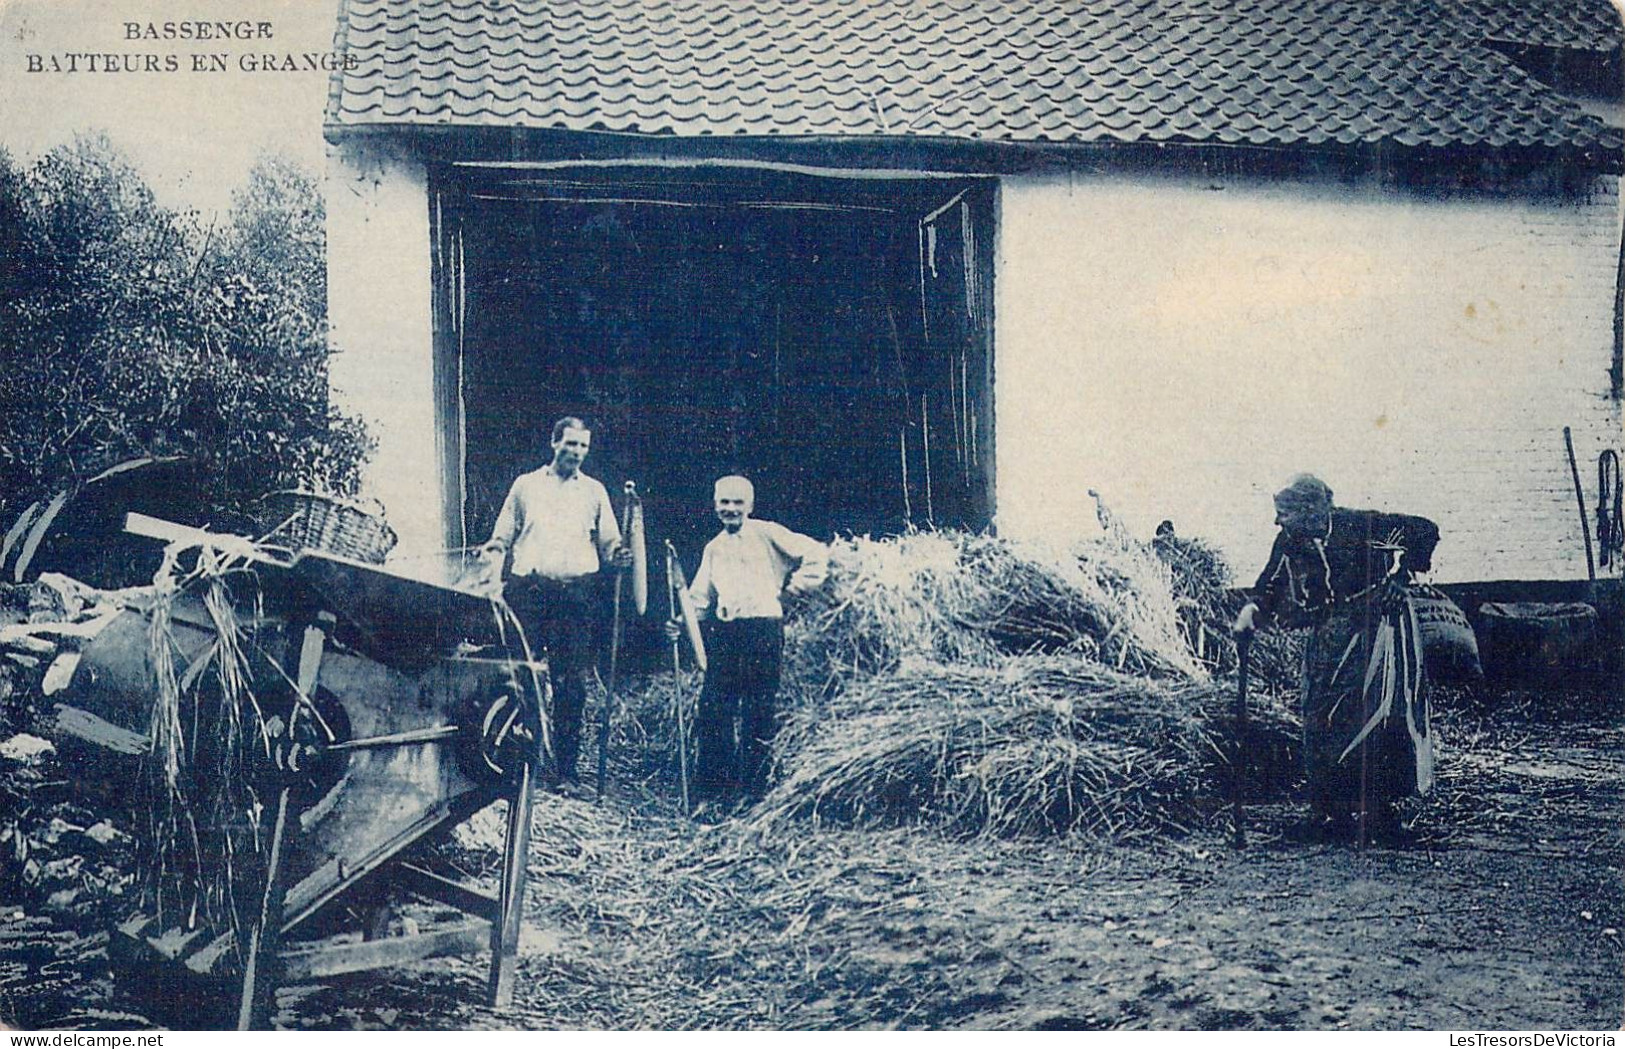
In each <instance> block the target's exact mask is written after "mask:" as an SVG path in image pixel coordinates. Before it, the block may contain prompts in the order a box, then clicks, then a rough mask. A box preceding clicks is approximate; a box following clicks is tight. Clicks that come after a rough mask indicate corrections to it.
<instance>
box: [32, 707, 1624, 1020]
mask: <svg viewBox="0 0 1625 1049" xmlns="http://www.w3.org/2000/svg"><path fill="white" fill-rule="evenodd" d="M1548 700H1549V697H1545V696H1542V695H1540V694H1533V695H1530V694H1526V695H1522V696H1514V697H1506V698H1505V699H1504V701H1503V702H1501V703H1499V704H1498V705H1497V707H1496V709H1495V710H1494V711H1493V712H1480V713H1477V714H1464V713H1453V714H1450V715H1448V716H1447V717H1446V718H1445V719H1444V724H1443V726H1442V729H1441V731H1440V739H1441V741H1442V742H1441V752H1440V779H1439V783H1438V787H1437V789H1436V791H1435V793H1434V795H1433V796H1432V797H1431V798H1429V799H1427V800H1426V801H1425V802H1423V803H1422V804H1421V806H1420V807H1419V808H1418V809H1417V810H1416V811H1415V812H1414V813H1412V817H1413V825H1414V830H1415V835H1416V838H1417V841H1416V843H1415V845H1414V846H1413V847H1410V848H1404V849H1393V848H1377V847H1368V848H1365V849H1357V848H1354V847H1352V846H1350V845H1326V844H1305V843H1302V842H1300V841H1298V840H1296V836H1295V835H1294V834H1293V833H1292V828H1293V826H1294V824H1295V821H1296V820H1297V819H1298V817H1299V815H1300V811H1299V807H1298V806H1296V805H1292V804H1285V803H1281V804H1274V805H1270V806H1263V807H1258V808H1255V809H1253V810H1251V812H1250V813H1249V816H1250V819H1251V821H1252V833H1251V835H1250V838H1249V841H1248V844H1247V847H1246V848H1245V849H1244V850H1242V851H1236V850H1234V849H1232V848H1231V847H1230V846H1229V843H1228V840H1227V836H1226V834H1225V833H1224V829H1225V826H1226V824H1225V816H1224V814H1223V813H1221V812H1219V811H1217V810H1216V811H1215V812H1214V813H1213V815H1212V819H1211V821H1210V823H1209V825H1208V826H1206V827H1204V828H1198V829H1196V830H1194V831H1192V832H1191V833H1190V834H1189V835H1187V836H1184V837H1181V838H1179V839H1177V840H1174V839H1168V838H1156V839H1150V840H1146V841H1142V842H1138V843H1129V844H1119V845H1104V844H1099V843H1086V842H1080V841H1067V840H1045V841H1027V842H999V841H955V840H948V839H944V838H942V837H941V836H940V835H937V834H934V833H932V832H930V831H924V830H888V831H859V830H829V829H825V830H814V829H812V828H795V829H793V830H789V831H786V830H784V829H776V830H772V831H768V830H764V829H763V828H761V827H758V826H755V825H753V824H752V823H751V822H750V821H749V820H748V819H736V820H726V821H723V822H721V823H719V824H717V825H714V826H701V825H695V824H692V823H689V822H688V821H686V820H682V819H679V818H677V817H676V816H675V815H674V814H673V813H672V812H671V811H670V807H669V805H668V804H667V803H665V802H664V801H662V800H660V799H655V798H651V797H647V796H642V797H638V798H632V799H628V798H625V797H621V796H619V795H617V796H614V797H612V798H611V799H610V800H609V801H607V802H606V803H604V804H594V803H593V802H592V801H590V800H587V799H584V798H576V797H565V796H561V795H558V794H548V795H545V796H544V797H542V798H540V799H539V803H538V806H537V815H536V822H535V828H534V829H535V845H534V850H533V855H532V862H531V868H530V869H531V874H532V878H531V890H530V902H529V908H528V913H527V919H526V926H525V929H524V934H523V939H522V956H521V959H520V967H519V980H518V993H517V1000H516V1003H515V1005H514V1007H513V1008H512V1009H508V1010H503V1011H493V1010H491V1009H488V1008H486V1007H484V1006H483V1005H481V1004H480V1002H481V1000H482V998H483V983H484V975H485V972H484V970H485V960H484V959H483V958H481V957H478V956H475V957H471V958H468V959H440V960H436V961H432V962H428V963H423V964H420V965H418V966H415V967H412V968H408V969H400V970H393V971H390V972H385V973H378V974H368V975H364V976H357V977H351V978H345V979H340V980H335V981H332V982H328V983H325V984H320V985H309V986H296V987H286V988H283V989H282V990H281V992H280V993H279V995H278V1010H277V1016H276V1023H277V1024H278V1026H282V1027H289V1028H407V1029H416V1028H463V1027H474V1028H509V1027H521V1028H531V1027H534V1028H616V1029H625V1028H640V1029H642V1028H729V1029H734V1028H761V1029H803V1028H814V1029H830V1028H969V1029H989V1028H999V1029H1034V1028H1038V1029H1115V1028H1129V1029H1186V1030H1188V1029H1237V1028H1255V1029H1345V1028H1346V1029H1366V1030H1370V1029H1448V1030H1485V1029H1503V1030H1504V1029H1513V1028H1519V1029H1528V1028H1535V1029H1571V1030H1572V1029H1617V1028H1619V1027H1620V1026H1621V1024H1622V1020H1625V1012H1622V1008H1625V1006H1622V998H1625V978H1622V947H1621V931H1622V930H1625V883H1622V881H1621V863H1622V859H1625V834H1622V827H1625V824H1622V822H1621V815H1622V801H1625V798H1622V793H1625V777H1622V776H1621V771H1622V769H1621V764H1622V758H1625V718H1622V717H1621V716H1620V715H1619V713H1618V712H1617V711H1599V710H1598V709H1597V708H1596V707H1595V705H1593V706H1591V707H1589V708H1587V709H1584V710H1574V709H1557V708H1556V707H1554V705H1553V703H1551V702H1549V701H1548ZM496 822H497V817H496V814H494V813H486V814H482V818H481V819H480V820H477V821H476V826H475V827H474V828H473V829H472V830H471V831H470V832H469V833H466V834H464V835H463V836H461V839H460V840H461V841H462V844H463V847H462V848H460V849H452V850H449V852H448V856H449V857H450V861H451V862H453V863H455V864H457V865H458V866H460V868H461V870H462V871H463V873H464V874H466V875H468V876H470V877H475V878H489V876H490V874H491V871H492V868H493V867H494V857H493V856H491V855H490V854H489V851H488V850H485V849H482V848H479V847H478V846H479V845H481V844H482V843H483V842H485V841H487V840H488V839H489V831H490V829H491V828H492V827H494V826H495V825H496ZM0 902H3V901H0ZM401 915H402V917H401V919H399V920H402V921H407V920H410V921H417V920H419V919H421V920H423V921H425V922H426V921H428V920H430V919H431V918H432V917H433V915H432V914H431V913H429V912H428V910H427V908H425V907H422V906H412V905H408V906H407V907H406V908H405V909H404V910H403V911H402V912H401ZM105 945H106V935H105V933H103V932H100V931H99V930H98V929H97V928H95V927H94V926H92V925H89V924H86V923H84V922H76V921H75V920H73V919H71V918H68V917H65V916H57V917H52V916H49V915H43V914H41V913H39V912H38V909H37V908H34V907H29V906H24V905H20V904H6V905H3V906H0V1015H3V1016H4V1018H5V1020H6V1021H7V1022H9V1023H11V1024H13V1025H20V1026H23V1027H32V1028H56V1027H87V1028H98V1027H131V1026H144V1025H146V1024H147V1023H148V1022H149V1021H150V1019H151V1018H152V1017H154V1016H157V1015H160V1012H159V1011H158V1010H156V1009H155V1008H154V1007H153V1005H152V1003H151V1002H150V1001H144V1000H142V999H141V998H139V997H137V996H136V994H135V993H134V992H133V991H132V990H131V989H130V988H128V987H127V986H126V985H124V984H120V983H118V982H115V981H114V980H113V979H112V978H111V977H110V976H109V975H108V973H107V971H106V960H105Z"/></svg>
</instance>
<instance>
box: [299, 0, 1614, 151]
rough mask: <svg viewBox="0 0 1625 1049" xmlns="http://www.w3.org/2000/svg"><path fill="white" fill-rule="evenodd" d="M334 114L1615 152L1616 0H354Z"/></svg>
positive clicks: (707, 130) (588, 126)
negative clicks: (1600, 78) (1547, 71)
mask: <svg viewBox="0 0 1625 1049" xmlns="http://www.w3.org/2000/svg"><path fill="white" fill-rule="evenodd" d="M341 17H342V18H343V19H344V20H345V24H344V26H343V27H341V28H342V30H343V33H344V41H345V47H346V49H347V50H348V52H349V54H350V56H351V58H352V62H353V67H352V68H350V69H348V70H341V71H339V72H337V73H335V80H336V82H335V84H334V90H333V92H332V94H331V103H330V107H329V112H328V117H327V119H328V124H329V126H330V127H333V128H336V129H343V128H351V127H364V126H368V125H380V124H382V125H402V124H405V125H411V124H434V125H458V124H462V125H470V126H517V127H530V128H556V129H563V130H578V131H586V130H594V129H608V130H612V131H617V132H624V133H641V134H648V135H675V136H693V135H705V134H747V135H749V134H782V135H795V134H840V135H857V136H866V135H867V136H876V135H921V136H933V137H947V138H985V139H992V140H1007V141H1020V140H1045V141H1072V142H1089V141H1100V140H1113V141H1124V142H1134V141H1166V140H1168V139H1169V138H1173V137H1179V138H1183V139H1186V140H1189V141H1197V142H1202V141H1210V142H1215V141H1216V142H1243V141H1245V142H1252V143H1256V144H1260V145H1282V144H1291V143H1305V142H1306V143H1311V144H1316V143H1322V142H1327V141H1336V142H1339V143H1343V144H1346V145H1356V144H1373V143H1380V142H1390V143H1394V144H1397V145H1400V146H1415V145H1420V144H1423V143H1428V144H1433V145H1468V144H1473V143H1477V142H1490V143H1495V144H1504V145H1508V146H1518V147H1535V146H1548V147H1566V148H1582V149H1605V150H1619V149H1621V148H1622V137H1621V133H1620V132H1619V130H1618V129H1614V128H1610V127H1608V126H1607V125H1605V124H1604V123H1602V121H1601V120H1599V119H1598V118H1596V117H1595V116H1592V115H1590V114H1588V113H1586V112H1584V111H1582V110H1581V109H1580V108H1579V107H1578V106H1577V105H1576V104H1575V103H1573V102H1571V101H1570V100H1568V99H1567V98H1565V97H1563V96H1562V95H1559V94H1557V93H1556V92H1554V91H1553V90H1552V89H1550V88H1548V87H1546V86H1545V85H1543V84H1541V83H1540V82H1539V81H1537V80H1535V79H1534V78H1532V77H1529V76H1527V75H1525V74H1523V73H1522V71H1521V70H1519V69H1517V67H1516V66H1514V65H1513V64H1512V63H1511V62H1510V61H1508V60H1506V59H1505V58H1503V57H1502V56H1501V55H1500V54H1498V53H1497V52H1496V51H1494V49H1493V48H1492V47H1491V46H1489V44H1488V43H1486V41H1489V40H1495V41H1499V42H1504V41H1514V42H1519V43H1525V44H1530V43H1533V44H1539V45H1541V46H1549V47H1571V48H1581V49H1589V50H1593V51H1598V50H1608V49H1618V48H1619V47H1620V46H1621V32H1620V27H1619V22H1618V18H1617V16H1614V15H1613V14H1612V11H1611V8H1610V7H1609V6H1608V4H1607V2H1606V0H1014V2H1012V0H871V2H865V3H850V2H842V0H347V3H346V5H345V11H344V14H343V15H342V16H341Z"/></svg>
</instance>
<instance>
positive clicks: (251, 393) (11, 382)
mask: <svg viewBox="0 0 1625 1049" xmlns="http://www.w3.org/2000/svg"><path fill="white" fill-rule="evenodd" d="M323 222H324V211H323V207H322V201H321V196H320V193H319V190H318V187H317V185H316V182H315V179H314V178H313V177H312V176H311V175H310V174H308V173H306V172H304V171H302V170H300V169H299V168H297V167H296V166H295V165H292V164H289V163H288V162H286V161H283V160H280V159H277V158H272V157H266V158H262V159H261V160H260V161H259V163H257V164H256V165H255V167H254V169H253V170H252V171H251V172H250V174H249V177H248V179H247V181H246V183H245V184H244V186H243V187H242V188H241V189H240V190H239V191H238V192H237V193H236V194H235V196H234V198H233V206H232V210H231V212H230V214H229V216H228V217H227V219H226V221H225V222H224V223H223V224H221V223H215V224H211V225H208V226H204V225H203V224H202V223H201V222H200V221H199V219H198V216H197V215H196V214H195V213H176V212H174V211H171V210H168V209H166V208H163V207H161V206H160V205H159V204H158V203H157V202H156V201H155V199H154V197H153V194H152V191H151V189H150V188H149V187H148V186H147V185H146V183H145V182H144V181H143V180H142V178H141V176H140V174H139V173H138V172H137V171H136V170H135V169H134V168H133V167H132V166H131V165H130V164H129V163H128V161H126V160H125V159H124V158H123V157H122V156H121V155H120V154H119V152H118V151H117V150H116V149H115V148H114V147H113V145H112V144H111V143H110V142H109V141H108V139H107V138H106V137H105V136H102V135H95V136H81V137H79V138H77V139H75V140H74V141H73V142H71V143H69V144H67V145H65V146H61V147H58V148H57V149H54V150H52V151H51V152H49V153H47V154H46V155H44V156H43V157H41V158H40V160H39V161H38V162H37V163H35V164H34V165H33V166H32V167H30V168H28V169H27V170H19V169H18V168H17V166H16V165H15V163H14V162H13V161H12V159H11V158H10V156H9V155H7V154H5V153H4V152H3V151H0V246H3V247H4V249H5V254H4V262H3V265H0V359H3V361H4V366H3V367H0V486H3V487H0V503H4V504H5V506H6V507H7V508H9V509H10V510H12V511H15V510H16V509H18V508H20V507H21V506H22V505H24V504H26V503H27V502H28V501H30V500H32V499H34V498H37V497H38V496H39V495H40V494H42V493H43V492H45V491H47V490H48V489H50V488H52V487H54V486H56V485H59V484H61V483H63V482H64V481H67V480H71V479H73V478H77V477H82V476H84V475H87V474H89V473H92V472H94V471H96V470H98V469H100V468H102V467H105V466H106V465H108V464H110V463H112V462H116V461H118V460H120V459H124V458H129V457H132V456H136V455H141V454H184V455H187V456H190V457H192V458H194V459H195V460H197V462H198V463H199V464H200V467H201V473H202V477H203V479H204V483H205V484H206V485H208V486H209V494H210V496H211V497H212V501H214V502H215V503H216V504H218V505H221V506H226V507H232V506H241V505H243V504H244V503H246V502H247V501H248V500H250V499H252V498H253V497H255V496H257V495H260V494H263V493H264V492H267V491H272V490H275V489H277V488H287V487H300V486H309V485H318V486H321V487H325V488H329V489H332V490H335V491H341V492H342V491H348V490H351V489H353V487H354V485H355V482H356V479H357V473H358V470H359V467H360V465H361V463H362V462H363V461H364V459H365V457H366V455H367V453H368V451H369V449H370V446H369V443H368V440H367V438H366V435H365V431H364V429H363V427H362V425H361V423H360V421H359V420H357V419H355V418H353V417H350V416H346V415H344V414H342V413H340V412H338V411H337V410H335V409H334V408H333V407H332V406H331V404H330V403H329V400H328V387H327V362H328V356H329V352H330V351H329V348H328V346H327V340H326V335H327V322H326V262H325V238H324V234H323Z"/></svg>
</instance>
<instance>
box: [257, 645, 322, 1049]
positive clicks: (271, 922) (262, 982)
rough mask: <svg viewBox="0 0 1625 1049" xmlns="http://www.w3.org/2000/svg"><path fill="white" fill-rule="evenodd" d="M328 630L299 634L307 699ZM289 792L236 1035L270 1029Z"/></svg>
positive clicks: (280, 813)
mask: <svg viewBox="0 0 1625 1049" xmlns="http://www.w3.org/2000/svg"><path fill="white" fill-rule="evenodd" d="M332 625H333V617H332V615H330V614H326V613H324V614H322V615H321V616H319V617H318V618H317V623H316V624H315V625H312V626H309V627H306V628H305V636H304V638H303V643H302V644H301V645H300V646H299V680H298V686H299V691H300V693H301V694H302V695H304V696H311V695H313V694H314V693H315V691H316V678H317V675H318V673H319V672H320V670H321V666H322V654H323V653H324V652H325V651H326V648H327V630H328V629H329V628H331V627H332ZM299 709H300V708H299V704H298V703H297V702H295V704H294V706H293V708H292V709H291V710H290V711H289V713H288V732H289V736H290V738H291V737H292V731H293V722H294V720H295V719H296V718H298V716H299ZM292 794H293V791H292V788H290V787H286V786H285V787H283V788H282V789H281V790H279V791H277V799H276V821H275V823H274V824H273V825H272V828H271V850H270V853H269V858H268V859H267V860H266V863H265V891H264V892H263V893H262V894H261V895H260V906H259V911H258V912H257V913H256V914H255V915H254V924H253V926H252V928H250V929H249V933H248V944H247V949H246V950H245V951H244V952H243V988H242V995H241V996H240V997H239V998H238V1001H237V1030H239V1031H263V1030H265V1029H267V1028H268V1027H270V1025H271V1006H272V1003H273V1001H274V996H275V994H276V984H277V976H278V973H277V971H276V970H277V968H278V964H277V962H278V952H279V951H280V949H281V947H282V901H283V897H284V895H285V894H286V891H287V885H286V879H285V878H284V876H283V875H284V872H283V869H282V867H283V860H284V858H285V857H286V856H287V854H288V849H289V843H290V842H289V840H290V839H291V838H292V837H293V835H294V834H295V833H296V832H297V830H298V826H299V815H298V813H295V812H292V811H290V805H289V803H290V801H291V799H292Z"/></svg>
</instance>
